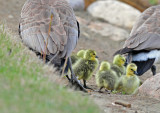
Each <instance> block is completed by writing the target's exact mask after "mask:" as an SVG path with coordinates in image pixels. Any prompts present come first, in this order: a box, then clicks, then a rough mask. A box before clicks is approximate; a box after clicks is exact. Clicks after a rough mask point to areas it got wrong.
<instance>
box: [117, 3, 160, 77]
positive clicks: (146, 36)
mask: <svg viewBox="0 0 160 113" xmlns="http://www.w3.org/2000/svg"><path fill="white" fill-rule="evenodd" d="M159 42H160V5H157V6H152V7H150V8H148V9H146V10H145V11H144V12H143V13H142V14H141V16H140V17H139V18H138V20H137V22H136V23H135V25H134V26H133V29H132V31H131V33H130V36H129V38H128V39H127V40H126V41H125V44H124V46H123V48H122V49H120V50H118V51H117V52H116V53H115V54H125V53H129V55H128V57H130V56H131V57H133V59H132V58H128V59H129V60H132V62H134V63H136V65H137V66H138V70H137V71H138V75H142V74H143V73H144V72H146V71H147V70H148V69H150V68H151V67H152V66H153V64H154V62H155V60H158V59H159V57H160V55H156V54H160V51H159V50H160V44H159ZM155 50H156V51H155ZM152 51H153V52H154V51H155V52H154V53H155V55H154V54H152V53H150V52H152ZM156 52H157V53H156ZM143 57H145V58H143ZM146 57H147V58H146Z"/></svg>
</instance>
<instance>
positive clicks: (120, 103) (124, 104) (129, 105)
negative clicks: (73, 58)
mask: <svg viewBox="0 0 160 113" xmlns="http://www.w3.org/2000/svg"><path fill="white" fill-rule="evenodd" d="M115 104H118V105H121V106H123V107H127V108H131V104H129V103H125V102H120V101H117V102H115Z"/></svg>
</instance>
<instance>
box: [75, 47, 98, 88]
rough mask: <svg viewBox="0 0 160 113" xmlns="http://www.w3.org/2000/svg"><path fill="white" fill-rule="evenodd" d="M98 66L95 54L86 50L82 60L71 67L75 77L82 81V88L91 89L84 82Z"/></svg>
mask: <svg viewBox="0 0 160 113" xmlns="http://www.w3.org/2000/svg"><path fill="white" fill-rule="evenodd" d="M98 64H99V63H98V59H97V56H96V52H95V51H94V50H86V52H85V54H84V58H82V59H79V60H78V61H77V62H76V63H75V64H74V65H73V70H74V72H75V75H76V76H78V79H79V80H81V79H82V80H83V82H84V88H86V89H91V88H89V87H87V85H86V80H88V79H89V78H90V77H91V76H92V74H93V72H94V70H95V69H96V68H97V67H98Z"/></svg>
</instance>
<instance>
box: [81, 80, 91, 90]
mask: <svg viewBox="0 0 160 113" xmlns="http://www.w3.org/2000/svg"><path fill="white" fill-rule="evenodd" d="M83 83H84V88H86V89H91V90H93V89H92V88H90V87H88V86H87V85H86V80H83Z"/></svg>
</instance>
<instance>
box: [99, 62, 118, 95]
mask: <svg viewBox="0 0 160 113" xmlns="http://www.w3.org/2000/svg"><path fill="white" fill-rule="evenodd" d="M96 84H97V86H98V87H100V89H99V92H100V91H101V89H102V88H106V89H107V90H111V91H113V90H115V89H116V87H117V85H118V76H117V74H116V72H115V71H113V70H112V69H111V65H110V63H109V62H107V61H103V62H102V63H101V65H100V68H99V71H98V72H97V74H96Z"/></svg>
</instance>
